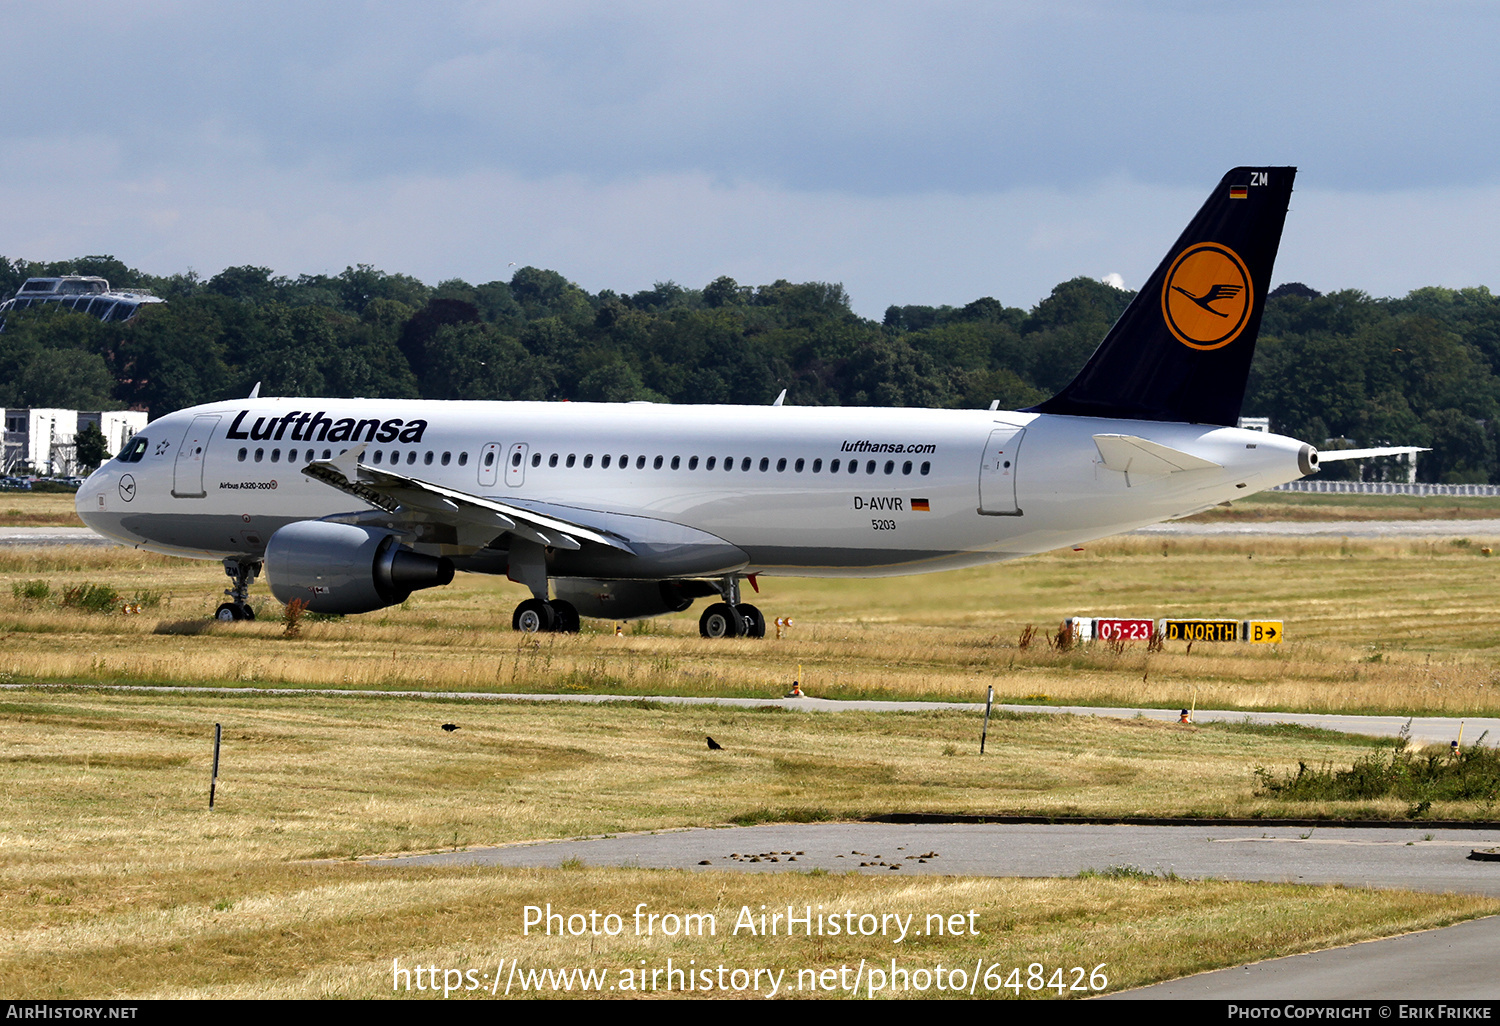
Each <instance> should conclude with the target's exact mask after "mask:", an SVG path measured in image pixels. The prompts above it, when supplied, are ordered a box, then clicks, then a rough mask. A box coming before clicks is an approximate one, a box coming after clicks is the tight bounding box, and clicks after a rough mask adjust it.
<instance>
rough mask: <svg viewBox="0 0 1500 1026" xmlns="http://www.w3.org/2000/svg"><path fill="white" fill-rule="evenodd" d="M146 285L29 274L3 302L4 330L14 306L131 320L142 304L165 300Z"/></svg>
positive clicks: (0, 321)
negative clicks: (127, 286) (129, 286)
mask: <svg viewBox="0 0 1500 1026" xmlns="http://www.w3.org/2000/svg"><path fill="white" fill-rule="evenodd" d="M165 302H166V300H165V299H161V298H160V297H158V296H153V295H152V294H151V293H150V292H147V291H146V290H144V289H111V288H110V287H109V282H108V281H106V280H104V279H103V278H94V277H84V276H82V275H76V274H70V275H65V276H64V277H61V278H28V279H26V284H24V285H22V286H21V287H20V288H19V289H17V290H16V294H15V295H14V296H12V297H11V298H10V299H7V300H6V301H5V302H3V303H0V331H4V330H5V318H6V317H7V316H8V315H9V314H10V312H11V311H12V310H26V309H30V308H37V307H39V308H42V309H46V310H55V311H58V312H62V311H72V312H74V313H86V314H88V315H89V316H90V317H97V318H99V320H101V321H113V322H116V323H119V322H121V321H128V320H130V319H131V318H132V317H134V316H135V315H136V314H137V313H139V312H140V309H141V307H143V306H149V305H151V304H152V303H165Z"/></svg>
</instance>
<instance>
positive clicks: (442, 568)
mask: <svg viewBox="0 0 1500 1026" xmlns="http://www.w3.org/2000/svg"><path fill="white" fill-rule="evenodd" d="M265 569H266V579H267V580H268V581H269V582H270V585H271V594H273V595H275V596H276V598H277V599H278V600H279V601H281V602H291V601H292V600H293V599H302V600H303V601H305V602H306V603H307V608H308V609H309V610H310V611H312V612H314V613H368V612H370V611H371V610H374V609H384V608H385V607H386V606H394V605H396V604H398V603H401V602H405V601H406V599H407V596H409V595H410V594H411V593H412V592H414V591H418V590H420V589H422V588H433V587H436V586H438V585H440V584H447V583H448V582H450V581H452V580H453V563H452V562H451V561H450V560H449V559H447V558H446V557H443V556H428V555H424V554H422V553H420V552H415V551H413V550H412V549H409V548H407V547H406V546H405V545H402V544H401V541H400V538H399V536H398V535H397V534H396V533H395V532H394V531H386V530H383V529H381V528H375V527H354V526H351V525H349V524H330V523H325V522H323V521H320V520H304V521H300V522H298V523H295V524H288V525H287V526H285V527H283V528H282V529H281V530H279V531H277V532H276V533H275V534H273V535H271V538H270V540H269V541H268V542H267V543H266V561H265Z"/></svg>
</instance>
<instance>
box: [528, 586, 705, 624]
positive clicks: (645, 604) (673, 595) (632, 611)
mask: <svg viewBox="0 0 1500 1026" xmlns="http://www.w3.org/2000/svg"><path fill="white" fill-rule="evenodd" d="M552 589H553V591H555V592H556V593H557V597H558V599H559V600H560V601H563V602H571V603H572V604H573V605H574V606H575V607H576V608H577V610H578V613H579V615H580V616H591V617H595V618H597V619H600V620H640V619H644V618H645V617H648V616H661V615H662V614H663V613H680V612H682V611H683V610H684V609H686V608H687V607H688V606H690V605H692V604H693V599H696V598H703V597H704V596H707V595H717V594H718V593H719V592H718V589H716V588H715V587H714V586H713V585H712V584H709V583H708V582H707V581H595V580H589V579H586V578H579V577H554V578H553V579H552Z"/></svg>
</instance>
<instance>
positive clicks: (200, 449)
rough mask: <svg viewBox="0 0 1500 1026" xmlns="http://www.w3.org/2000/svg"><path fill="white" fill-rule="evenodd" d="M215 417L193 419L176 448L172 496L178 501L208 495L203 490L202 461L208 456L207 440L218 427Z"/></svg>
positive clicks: (216, 417) (206, 416) (207, 416)
mask: <svg viewBox="0 0 1500 1026" xmlns="http://www.w3.org/2000/svg"><path fill="white" fill-rule="evenodd" d="M218 423H219V418H218V416H216V415H212V414H209V415H205V416H201V417H194V418H193V422H192V423H191V424H189V425H188V429H187V431H185V432H184V433H183V435H182V444H181V445H179V446H178V447H177V460H176V462H175V463H174V464H173V465H172V495H173V496H174V497H175V498H178V499H201V498H203V497H204V496H205V495H207V494H208V492H207V491H205V490H204V488H203V459H204V457H205V456H207V455H208V440H209V437H210V436H211V435H213V433H214V428H215V427H217V426H218Z"/></svg>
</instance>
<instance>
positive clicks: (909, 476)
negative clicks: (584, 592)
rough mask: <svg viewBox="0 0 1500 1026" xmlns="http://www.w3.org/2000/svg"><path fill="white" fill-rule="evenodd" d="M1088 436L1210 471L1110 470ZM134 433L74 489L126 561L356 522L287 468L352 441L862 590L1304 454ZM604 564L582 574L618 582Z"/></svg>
mask: <svg viewBox="0 0 1500 1026" xmlns="http://www.w3.org/2000/svg"><path fill="white" fill-rule="evenodd" d="M1096 435H1127V436H1133V437H1136V438H1143V439H1146V440H1149V441H1150V442H1153V443H1156V444H1158V445H1162V446H1166V447H1169V448H1170V449H1173V450H1177V451H1179V452H1181V453H1189V454H1191V455H1192V456H1194V457H1197V458H1198V459H1199V460H1200V461H1208V462H1210V463H1212V464H1216V465H1217V466H1214V467H1212V468H1207V467H1204V468H1199V469H1190V470H1180V471H1176V472H1169V473H1161V472H1157V473H1145V474H1142V473H1135V474H1132V473H1127V472H1122V471H1119V470H1113V469H1110V468H1109V467H1107V466H1106V465H1105V462H1104V460H1103V458H1102V457H1101V452H1100V449H1099V447H1098V446H1097V445H1096V443H1095V441H1094V436H1096ZM138 437H142V438H144V439H146V441H147V443H148V444H147V445H146V446H145V448H144V450H143V451H142V452H141V453H140V455H139V458H138V459H137V460H136V461H135V462H121V461H120V460H118V459H117V460H114V461H111V462H109V463H107V464H105V465H104V466H103V467H101V468H100V469H99V470H98V471H97V472H96V473H95V474H94V475H93V476H92V477H90V478H89V479H88V481H87V482H86V483H85V485H84V486H83V487H82V488H81V489H80V490H79V493H78V512H79V515H80V516H81V517H82V518H83V520H84V522H85V523H87V524H88V525H89V526H90V527H92V528H93V529H94V530H96V531H98V532H99V533H101V534H104V535H107V536H109V537H111V538H115V539H117V540H119V541H120V542H122V543H124V544H127V545H133V546H138V547H141V548H145V549H150V550H153V551H158V552H166V553H172V554H176V555H183V556H192V557H197V558H213V559H221V558H226V557H248V558H257V557H259V556H260V555H262V554H263V553H264V551H265V546H266V542H267V540H268V539H269V538H270V536H271V535H272V534H273V533H275V531H276V530H278V529H279V528H281V527H283V526H285V525H286V524H289V523H293V522H296V521H302V520H317V519H322V518H325V517H332V516H338V515H348V514H357V513H360V512H361V511H368V510H369V509H370V507H368V506H366V505H365V504H363V503H362V502H361V501H360V500H358V499H356V498H353V497H352V496H350V495H347V494H345V493H343V492H340V491H338V490H336V489H334V488H331V487H329V486H328V485H325V484H323V483H321V482H319V481H316V480H314V479H312V478H310V477H308V476H305V475H304V474H302V473H301V472H300V471H301V468H302V467H303V466H305V465H306V464H307V463H308V462H309V460H311V459H325V458H328V457H330V456H333V457H336V456H337V455H338V454H339V453H340V452H342V451H344V450H346V449H349V448H351V447H353V445H355V444H357V443H358V442H365V443H366V450H365V452H364V454H363V461H364V463H365V464H366V465H367V466H372V467H386V468H390V469H392V470H397V471H399V472H400V473H401V474H404V475H406V476H408V477H411V478H416V479H419V480H421V481H425V482H428V483H431V484H435V485H439V486H441V487H443V488H448V489H453V490H456V491H462V492H464V493H467V494H470V495H475V496H481V497H485V498H491V499H498V500H501V501H503V502H506V503H510V504H513V505H520V506H530V507H533V508H536V509H538V510H541V511H545V512H549V513H552V514H553V515H557V516H560V517H564V518H567V519H571V520H573V521H574V522H578V523H585V524H596V525H599V526H600V528H601V529H611V530H617V529H620V525H622V524H623V525H627V527H628V525H632V524H635V525H652V526H650V527H649V528H648V529H646V533H647V534H649V533H651V532H652V531H655V532H656V533H657V534H658V535H660V536H661V537H663V538H667V537H669V536H670V532H671V529H672V527H673V525H676V526H678V527H681V528H687V529H691V531H692V532H702V533H703V534H707V535H712V536H714V537H716V538H719V539H723V540H724V541H725V542H727V543H729V545H731V546H733V547H734V548H736V549H738V550H740V551H741V552H743V554H744V557H745V558H744V560H743V563H742V565H740V566H733V567H705V568H693V569H690V570H685V571H684V572H683V576H694V575H701V574H707V573H710V572H736V573H743V574H749V573H768V574H791V575H805V576H875V575H884V574H902V573H920V572H924V571H928V570H939V569H948V568H953V567H961V566H970V565H974V564H977V563H984V562H991V561H995V560H1001V559H1008V558H1013V557H1016V556H1022V555H1028V554H1031V553H1037V552H1044V551H1047V550H1050V549H1055V548H1058V547H1061V546H1064V545H1071V544H1077V543H1079V542H1083V541H1088V540H1090V539H1093V538H1098V537H1102V536H1105V535H1110V534H1114V533H1118V532H1120V531H1126V530H1130V529H1132V528H1136V527H1141V526H1144V525H1147V524H1152V523H1156V522H1159V521H1162V520H1167V519H1171V518H1174V517H1179V516H1183V515H1186V514H1189V513H1191V512H1194V511H1197V510H1200V509H1204V508H1207V507H1209V506H1212V505H1214V504H1216V503H1221V502H1225V501H1227V500H1231V499H1236V498H1242V497H1244V496H1246V495H1249V494H1252V493H1254V492H1257V491H1260V490H1262V489H1265V488H1269V487H1272V486H1275V485H1277V484H1281V483H1283V482H1286V481H1291V480H1295V479H1296V478H1299V477H1301V476H1302V474H1303V471H1302V469H1300V468H1299V456H1298V454H1299V451H1301V450H1304V449H1305V446H1303V444H1302V443H1301V442H1298V441H1296V440H1295V439H1290V438H1285V437H1282V436H1278V435H1269V434H1265V433H1262V432H1253V431H1244V430H1240V429H1237V428H1227V427H1214V426H1205V425H1191V424H1174V423H1158V422H1148V421H1118V420H1103V419H1096V418H1089V417H1068V416H1050V415H1040V414H1034V413H1024V412H991V411H968V410H925V409H868V408H827V407H790V406H780V407H774V406H668V405H657V404H644V403H628V404H616V403H598V404H595V403H565V402H559V403H510V402H440V401H422V400H396V399H294V398H255V399H243V400H235V401H230V402H223V403H215V404H210V405H206V406H199V407H194V408H192V409H189V410H183V411H181V412H178V413H174V414H171V415H170V416H167V417H163V418H161V419H159V420H157V421H154V422H153V423H151V424H150V425H149V426H148V427H147V428H146V429H145V430H144V431H143V432H142V433H141V435H140V436H138ZM383 439H389V440H383ZM403 439H404V440H403ZM606 460H607V465H606ZM663 532H665V533H663ZM620 533H621V534H623V535H624V536H626V537H627V538H628V537H631V536H632V533H633V532H632V531H631V530H628V529H626V530H620ZM441 547H442V546H436V548H441ZM612 566H614V567H615V569H614V570H613V571H610V572H608V573H601V574H599V575H598V576H630V573H629V571H625V572H623V573H621V572H620V571H619V570H618V560H617V561H616V563H615V564H612ZM578 575H579V576H589V575H590V574H589V572H588V567H587V566H582V567H581V572H579V573H578ZM642 576H650V575H649V574H643V575H642Z"/></svg>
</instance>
